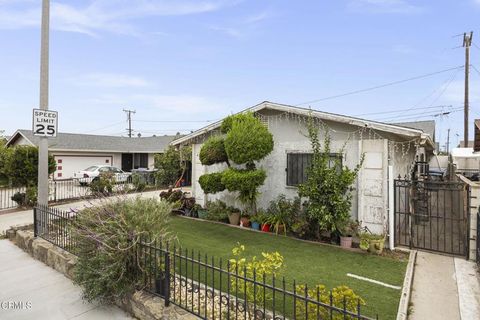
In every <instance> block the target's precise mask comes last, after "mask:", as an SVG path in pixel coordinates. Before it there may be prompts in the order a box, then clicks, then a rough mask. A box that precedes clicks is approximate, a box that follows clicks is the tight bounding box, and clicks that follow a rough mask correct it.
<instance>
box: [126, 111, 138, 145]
mask: <svg viewBox="0 0 480 320" xmlns="http://www.w3.org/2000/svg"><path fill="white" fill-rule="evenodd" d="M123 111H124V112H126V113H127V121H128V129H127V131H128V137H129V138H131V137H132V132H133V130H132V113H136V111H135V110H128V109H123Z"/></svg>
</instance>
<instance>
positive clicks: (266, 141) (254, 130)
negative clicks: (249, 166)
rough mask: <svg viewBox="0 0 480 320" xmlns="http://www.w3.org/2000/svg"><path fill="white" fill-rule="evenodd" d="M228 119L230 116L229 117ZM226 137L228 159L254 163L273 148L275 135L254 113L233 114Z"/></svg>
mask: <svg viewBox="0 0 480 320" xmlns="http://www.w3.org/2000/svg"><path fill="white" fill-rule="evenodd" d="M227 119H228V118H227ZM230 119H231V120H230V121H231V122H232V123H231V128H230V130H229V131H228V133H227V137H226V138H225V150H226V152H227V155H228V159H230V160H232V161H233V162H235V163H237V164H245V163H253V161H258V160H261V159H263V158H264V157H266V156H267V155H268V154H269V153H270V152H272V150H273V136H272V134H271V133H270V132H269V131H268V128H267V127H265V126H264V125H263V124H262V123H261V122H260V120H258V119H257V118H255V117H254V116H253V114H251V113H247V114H241V115H236V116H232V118H230Z"/></svg>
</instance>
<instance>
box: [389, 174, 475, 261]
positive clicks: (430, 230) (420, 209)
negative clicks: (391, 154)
mask: <svg viewBox="0 0 480 320" xmlns="http://www.w3.org/2000/svg"><path fill="white" fill-rule="evenodd" d="M394 188H395V190H394V203H395V244H396V245H403V246H409V247H413V248H418V249H425V250H430V251H438V252H444V253H449V254H455V255H461V256H467V255H468V251H469V250H468V246H469V241H468V229H469V227H468V225H469V212H470V210H469V206H470V191H469V187H468V185H466V184H464V183H463V182H451V181H428V180H401V179H399V180H395V182H394Z"/></svg>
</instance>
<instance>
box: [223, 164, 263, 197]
mask: <svg viewBox="0 0 480 320" xmlns="http://www.w3.org/2000/svg"><path fill="white" fill-rule="evenodd" d="M266 178H267V174H266V173H265V171H264V170H261V169H256V170H247V169H234V168H229V169H227V170H225V171H224V172H223V175H222V183H223V184H224V185H225V188H226V189H227V190H228V191H239V193H240V195H239V199H240V201H242V202H244V203H247V204H248V205H250V206H253V205H254V204H255V201H256V199H257V196H258V191H257V188H258V187H260V186H261V185H262V184H263V183H264V181H265V179H266Z"/></svg>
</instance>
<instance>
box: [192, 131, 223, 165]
mask: <svg viewBox="0 0 480 320" xmlns="http://www.w3.org/2000/svg"><path fill="white" fill-rule="evenodd" d="M224 143H225V140H224V139H223V138H222V137H218V136H211V137H210V138H208V140H207V141H205V143H204V144H203V146H202V149H201V150H200V154H199V157H200V162H201V163H202V164H203V165H205V166H210V165H212V164H215V163H222V162H228V156H227V153H226V152H225V144H224Z"/></svg>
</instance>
